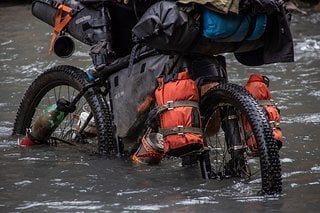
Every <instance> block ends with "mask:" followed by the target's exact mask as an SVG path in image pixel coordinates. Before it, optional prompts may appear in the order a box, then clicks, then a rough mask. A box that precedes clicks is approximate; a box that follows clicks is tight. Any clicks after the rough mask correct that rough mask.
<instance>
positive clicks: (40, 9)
mask: <svg viewBox="0 0 320 213" xmlns="http://www.w3.org/2000/svg"><path fill="white" fill-rule="evenodd" d="M57 2H58V3H59V1H57V0H35V1H33V3H32V9H31V10H32V14H33V15H34V16H35V17H37V18H38V19H40V20H41V21H43V22H45V23H47V24H49V25H51V26H53V27H54V25H55V19H56V13H57V10H58V8H57V5H59V4H57ZM61 2H62V1H61ZM63 2H64V5H66V6H68V7H70V8H72V11H71V13H72V14H71V16H72V19H71V20H70V22H69V23H68V24H67V26H66V27H65V28H66V29H64V30H65V31H67V32H68V33H70V35H71V36H73V37H74V38H76V39H77V40H79V41H81V42H83V43H85V44H88V45H93V44H96V43H98V42H99V41H100V40H105V39H106V37H107V30H108V28H109V25H110V20H109V18H108V15H107V12H106V11H105V12H103V11H102V10H101V7H95V6H94V5H84V4H81V3H80V2H78V1H71V0H68V1H63Z"/></svg>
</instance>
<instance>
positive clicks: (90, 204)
mask: <svg viewBox="0 0 320 213" xmlns="http://www.w3.org/2000/svg"><path fill="white" fill-rule="evenodd" d="M41 206H46V207H48V208H51V209H58V210H70V209H78V210H98V209H101V208H103V207H104V205H101V204H100V201H90V200H85V201H62V202H27V201H25V205H22V206H20V207H17V208H16V209H19V210H26V209H31V208H34V207H41Z"/></svg>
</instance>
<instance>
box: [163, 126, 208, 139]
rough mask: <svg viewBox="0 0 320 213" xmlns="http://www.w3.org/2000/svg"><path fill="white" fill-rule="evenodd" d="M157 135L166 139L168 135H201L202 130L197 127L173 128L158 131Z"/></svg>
mask: <svg viewBox="0 0 320 213" xmlns="http://www.w3.org/2000/svg"><path fill="white" fill-rule="evenodd" d="M159 133H161V134H162V135H163V137H166V136H168V135H176V134H178V135H183V134H185V133H195V134H200V135H202V130H201V129H200V128H198V127H184V126H177V127H174V128H166V129H159Z"/></svg>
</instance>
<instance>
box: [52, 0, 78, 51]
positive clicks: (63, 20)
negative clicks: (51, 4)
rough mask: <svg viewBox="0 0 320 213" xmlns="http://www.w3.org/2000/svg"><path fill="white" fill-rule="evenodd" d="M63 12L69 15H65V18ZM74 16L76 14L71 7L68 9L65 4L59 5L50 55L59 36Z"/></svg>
mask: <svg viewBox="0 0 320 213" xmlns="http://www.w3.org/2000/svg"><path fill="white" fill-rule="evenodd" d="M63 12H66V13H67V15H65V16H64V17H62V13H63ZM74 14H75V10H74V9H72V8H71V7H68V6H66V5H63V4H60V5H58V9H57V13H56V18H55V23H54V28H53V35H52V38H51V42H50V46H49V54H51V53H52V48H53V44H54V42H55V41H56V40H57V38H58V35H59V34H60V32H61V31H62V30H63V29H64V28H65V27H66V26H67V24H68V23H69V22H70V20H71V19H72V16H74Z"/></svg>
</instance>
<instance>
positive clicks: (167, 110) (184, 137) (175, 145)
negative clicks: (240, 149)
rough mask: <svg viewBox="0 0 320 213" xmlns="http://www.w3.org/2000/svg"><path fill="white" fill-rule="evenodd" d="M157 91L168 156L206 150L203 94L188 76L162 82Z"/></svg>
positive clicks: (165, 150)
mask: <svg viewBox="0 0 320 213" xmlns="http://www.w3.org/2000/svg"><path fill="white" fill-rule="evenodd" d="M158 83H159V86H158V88H157V89H156V91H155V98H156V103H157V105H158V114H159V118H160V130H159V132H160V133H161V134H162V135H163V140H164V144H163V146H164V147H163V148H164V153H165V154H166V155H171V156H181V155H184V154H187V153H189V152H192V151H195V150H199V149H201V148H202V147H203V137H202V130H201V118H200V111H199V103H198V102H199V94H198V88H197V85H196V83H195V82H194V81H193V80H192V79H191V77H190V75H189V73H188V72H186V71H185V72H179V73H176V74H174V75H172V76H171V78H170V79H168V77H166V78H164V77H160V78H158Z"/></svg>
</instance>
